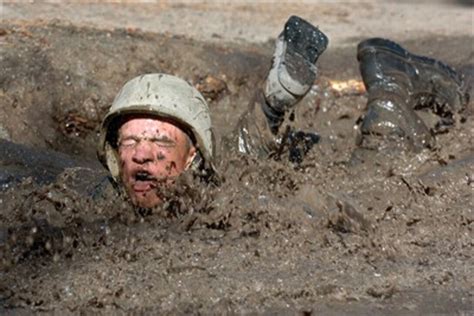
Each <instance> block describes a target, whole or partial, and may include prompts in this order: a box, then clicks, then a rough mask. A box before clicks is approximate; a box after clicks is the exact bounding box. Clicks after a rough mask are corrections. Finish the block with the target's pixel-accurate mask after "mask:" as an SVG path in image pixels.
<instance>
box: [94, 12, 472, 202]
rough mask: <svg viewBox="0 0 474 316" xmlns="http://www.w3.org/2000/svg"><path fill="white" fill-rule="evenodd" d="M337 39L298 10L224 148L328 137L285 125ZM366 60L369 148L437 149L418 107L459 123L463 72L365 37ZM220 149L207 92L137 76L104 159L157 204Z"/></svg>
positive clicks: (115, 117)
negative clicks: (165, 190) (165, 188)
mask: <svg viewBox="0 0 474 316" xmlns="http://www.w3.org/2000/svg"><path fill="white" fill-rule="evenodd" d="M327 45H328V39H327V37H326V36H325V35H324V34H323V33H322V32H321V31H320V30H319V29H318V28H316V27H314V26H313V25H311V24H310V23H308V22H306V21H305V20H303V19H301V18H299V17H295V16H293V17H291V18H290V19H289V20H288V21H287V22H286V24H285V27H284V30H283V32H282V33H281V34H280V35H279V37H278V38H277V40H276V47H275V53H274V56H273V60H272V66H271V68H270V71H269V73H268V76H267V78H266V80H265V83H264V85H263V86H262V87H261V88H260V90H258V91H257V92H256V94H255V97H254V99H253V100H252V102H250V105H249V109H248V111H247V112H246V113H244V115H243V116H242V117H241V118H240V120H239V122H238V125H237V128H236V130H235V132H234V133H233V134H232V135H231V136H230V137H228V138H227V139H226V141H225V142H223V143H224V146H223V148H222V151H224V152H230V151H234V152H240V153H244V154H249V155H255V156H258V157H269V156H272V155H273V154H274V153H275V151H276V150H277V149H278V148H282V144H285V143H286V144H287V145H288V146H286V148H287V149H288V150H289V151H290V155H289V157H290V159H291V160H293V161H294V162H300V161H301V160H302V159H303V158H304V156H305V154H306V153H307V152H308V151H309V150H310V149H311V147H312V146H313V145H314V144H316V143H317V142H318V140H319V136H318V135H317V134H313V133H304V132H301V131H296V130H291V129H288V128H287V129H284V128H282V126H283V123H284V122H285V120H286V119H287V116H288V113H289V112H291V111H292V109H293V107H294V106H295V105H296V104H297V103H298V102H299V101H300V100H301V99H302V98H303V97H304V96H305V95H306V94H307V93H308V91H309V90H310V88H311V86H312V85H313V83H314V81H315V78H316V75H317V68H316V65H315V64H316V61H317V60H318V58H319V56H321V54H322V53H323V52H324V50H325V49H326V47H327ZM357 57H358V60H359V63H360V71H361V74H362V78H363V80H364V84H365V86H366V89H367V92H368V106H367V112H366V114H365V115H364V116H363V118H362V119H361V120H360V130H361V134H362V137H361V139H360V144H359V145H360V148H361V149H376V148H378V147H379V146H381V144H382V143H384V142H385V143H386V142H389V143H390V144H392V143H393V144H396V146H399V145H400V144H402V145H403V146H407V147H408V148H409V149H411V150H418V149H420V148H423V147H430V146H432V145H433V142H434V139H433V136H432V135H431V133H430V130H429V129H428V128H427V126H426V125H425V124H424V123H423V122H422V120H421V119H420V118H419V117H418V115H417V114H416V113H415V110H416V109H418V108H420V107H423V106H432V107H433V111H434V112H435V113H436V114H438V115H439V116H440V117H441V120H440V124H445V125H446V124H448V125H449V124H452V123H453V113H455V112H456V111H459V110H460V109H462V108H463V106H465V104H466V103H467V101H468V95H467V93H466V92H464V91H466V88H465V87H464V84H463V81H462V80H461V78H460V76H459V75H458V74H457V73H456V72H455V71H454V70H453V69H451V68H450V67H449V66H447V65H445V64H443V63H442V62H440V61H437V60H434V59H430V58H427V57H421V56H417V55H413V54H411V53H409V52H408V51H407V50H405V49H404V48H402V47H401V46H400V45H398V44H396V43H394V42H391V41H389V40H386V39H381V38H372V39H368V40H366V41H363V42H361V43H360V44H359V45H358V48H357ZM215 147H216V145H215V142H214V137H213V131H212V126H211V120H210V114H209V108H208V105H207V104H206V101H205V99H204V98H203V97H202V96H201V94H200V93H199V92H198V91H197V90H196V89H195V88H193V87H192V86H191V85H189V84H188V83H187V82H185V81H184V80H182V79H179V78H176V77H174V76H171V75H166V74H147V75H142V76H139V77H137V78H134V79H132V80H130V81H129V82H127V83H126V84H125V86H124V87H123V88H122V90H121V91H120V92H119V94H118V95H117V97H116V98H115V100H114V102H113V104H112V106H111V108H110V111H109V113H108V114H107V115H106V117H105V119H104V120H103V123H102V126H101V138H100V144H99V149H98V156H99V159H100V161H101V162H102V164H103V165H104V166H105V167H106V168H107V169H108V170H109V171H110V174H111V176H112V179H113V181H114V182H115V184H117V187H119V188H121V190H124V191H125V192H126V194H127V195H128V196H129V197H130V199H131V201H132V203H133V204H134V205H136V206H138V207H145V208H150V207H154V206H157V205H159V204H160V203H162V197H161V196H160V193H159V190H158V189H157V188H158V187H159V186H160V185H162V184H165V185H166V184H167V183H172V182H173V181H174V180H173V179H174V178H175V177H176V176H178V175H179V174H181V173H182V172H183V171H185V170H187V169H192V170H194V171H195V172H196V173H198V174H199V175H200V176H202V177H205V178H211V177H212V174H214V173H215V168H214V165H213V161H214V159H216V156H215V151H216V150H215Z"/></svg>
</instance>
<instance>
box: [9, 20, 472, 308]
mask: <svg viewBox="0 0 474 316" xmlns="http://www.w3.org/2000/svg"><path fill="white" fill-rule="evenodd" d="M0 35H1V37H0V40H1V41H2V46H1V51H2V53H1V61H0V68H1V72H0V85H1V86H0V87H1V90H0V125H1V127H2V130H1V132H2V133H3V134H4V135H5V136H7V137H8V138H9V139H10V140H12V141H14V142H17V143H22V144H26V145H30V146H34V147H35V148H40V149H42V150H46V149H47V150H51V149H53V150H57V151H60V152H62V153H66V154H71V155H72V156H73V157H74V159H76V161H79V162H77V166H78V167H77V168H75V170H72V171H71V170H68V169H67V168H68V167H70V165H69V164H68V163H64V164H63V165H61V166H64V169H65V171H63V169H62V168H59V169H58V170H54V172H53V173H52V174H49V176H51V177H53V178H54V177H56V175H58V174H59V175H58V176H57V178H55V181H53V182H51V183H46V184H38V183H37V182H36V181H34V179H35V178H37V177H39V176H37V175H36V173H31V174H29V173H28V170H29V169H31V164H30V165H29V164H27V163H18V159H16V158H18V155H20V154H21V155H23V156H24V155H25V154H22V153H23V152H20V153H19V152H18V151H17V150H12V151H10V152H9V153H10V154H9V155H5V156H2V157H1V161H0V163H1V165H2V168H3V171H2V172H3V173H5V174H7V173H8V172H10V173H11V174H16V173H18V172H20V173H21V172H24V173H23V174H26V175H30V177H27V179H26V180H24V181H23V182H22V183H21V184H19V185H16V186H14V187H13V188H9V189H7V190H4V191H2V193H0V250H1V252H0V260H1V262H0V264H1V266H0V303H1V307H0V311H1V312H5V313H9V312H11V313H21V312H30V311H44V312H52V311H54V312H58V313H62V312H69V313H71V312H72V313H82V312H84V313H91V312H98V313H102V312H108V313H130V312H140V313H162V314H209V313H213V314H223V313H239V314H242V313H267V314H275V313H277V314H300V313H302V314H311V313H314V314H318V313H323V314H333V315H339V314H344V313H346V314H347V313H351V314H356V315H357V314H360V315H365V314H369V313H383V314H425V313H446V314H452V313H458V314H466V315H467V314H469V313H472V312H473V311H474V307H473V297H472V293H473V284H474V277H473V274H472V271H473V268H474V259H473V255H474V252H473V246H474V243H473V241H472V235H473V232H472V230H473V221H474V219H473V218H474V217H473V211H474V201H473V186H474V180H473V179H474V162H473V161H474V160H473V159H474V158H473V157H474V144H473V135H474V123H473V120H472V118H473V110H472V109H473V108H472V103H471V104H469V105H468V108H467V109H466V110H465V111H464V112H462V113H460V114H459V115H458V116H457V117H456V119H457V124H456V125H455V126H454V127H453V128H451V129H450V130H449V131H448V132H446V133H441V134H438V135H436V139H437V144H436V146H435V148H433V149H431V150H425V151H422V152H420V153H417V154H410V153H406V154H404V153H402V154H399V153H398V154H396V155H395V154H391V153H368V154H367V155H365V156H364V157H366V159H367V161H366V162H365V163H362V164H358V165H350V164H349V161H350V159H351V155H352V152H353V150H354V149H355V148H356V139H357V129H356V128H354V125H355V122H356V121H357V119H358V117H359V116H360V115H361V114H362V113H363V111H364V108H365V102H366V96H365V95H364V94H363V93H360V92H358V91H349V92H337V91H335V90H333V89H331V88H330V87H329V80H330V79H338V80H347V79H357V80H359V79H360V78H359V75H358V71H357V67H358V66H357V62H356V59H355V47H354V48H339V49H337V50H329V51H328V52H327V53H326V54H325V55H324V56H323V58H321V60H320V65H321V66H320V74H321V77H320V79H318V81H317V84H316V85H315V86H314V88H313V89H312V91H311V93H310V94H309V95H308V97H307V98H306V99H305V100H304V101H303V102H302V103H301V104H300V105H299V106H298V108H297V113H296V121H295V122H293V123H292V124H294V125H296V126H299V127H301V128H304V129H306V130H315V131H317V132H318V133H320V134H321V142H320V144H318V146H317V147H315V148H314V149H313V150H312V151H311V152H310V153H309V156H308V157H306V159H305V160H304V161H303V163H302V164H300V165H293V164H290V163H288V162H287V161H286V159H285V157H284V156H283V157H281V159H280V160H279V161H275V160H267V161H259V160H255V159H253V158H251V157H244V156H236V157H230V158H229V159H228V160H225V161H222V162H219V165H218V168H219V170H220V172H221V174H222V179H223V181H222V184H221V185H220V186H218V187H209V186H206V185H203V184H202V183H199V182H198V181H197V180H195V179H192V178H191V177H189V175H185V176H183V179H180V183H179V184H180V185H179V186H178V185H177V186H176V188H174V189H173V190H172V191H171V192H169V193H170V200H169V202H168V203H166V205H164V206H163V207H162V208H161V209H158V210H155V211H153V212H150V213H147V214H143V213H140V212H137V211H135V210H133V208H132V207H130V205H129V204H128V203H127V201H123V200H121V199H116V198H114V199H110V200H105V201H103V200H101V201H97V200H94V197H93V196H91V195H89V196H88V195H87V194H86V195H85V194H84V191H85V190H83V189H82V188H83V187H87V186H88V183H86V182H88V180H89V181H92V180H91V179H94V178H96V177H98V176H100V175H102V174H103V171H101V170H100V169H96V168H98V167H95V166H94V165H93V163H92V162H91V161H93V160H94V159H95V146H96V145H95V142H96V140H97V126H98V123H99V122H100V118H101V117H102V115H103V114H104V113H105V111H106V110H107V108H108V106H109V105H110V102H111V101H112V99H113V97H114V95H115V93H116V92H117V91H118V89H119V88H120V86H121V85H122V84H123V83H124V82H125V81H126V80H128V79H129V78H132V77H134V76H135V75H138V74H140V73H149V72H168V73H173V74H176V75H178V76H181V77H183V78H185V79H186V80H189V81H190V82H192V83H193V84H194V85H195V86H196V87H198V88H199V89H200V90H201V91H202V92H203V93H204V94H205V95H206V97H207V98H208V99H209V101H210V107H211V110H212V115H213V117H212V119H213V122H214V125H215V129H216V131H217V134H218V135H219V136H222V135H224V134H226V133H228V132H229V131H230V130H231V128H232V126H233V125H235V123H236V121H237V119H238V117H239V115H240V114H241V113H242V112H243V111H244V110H245V108H246V103H247V102H248V100H249V99H250V97H251V94H252V93H253V91H254V90H255V87H256V86H257V85H258V83H259V82H260V81H261V79H262V78H263V76H264V75H265V72H266V70H267V68H268V66H269V62H270V56H271V49H272V46H271V43H269V44H268V45H263V46H258V45H250V44H249V45H248V46H245V45H243V44H241V45H239V46H236V45H233V44H226V45H218V44H208V43H201V42H197V41H194V40H190V39H186V38H181V37H169V36H165V35H156V34H152V33H144V32H141V31H137V30H133V29H127V30H124V29H118V30H110V31H108V32H107V31H99V30H95V29H89V28H78V27H75V26H72V25H65V24H62V23H59V22H55V23H52V24H38V23H35V24H22V23H17V24H8V25H7V24H3V25H1V29H0ZM402 44H404V45H406V46H407V47H408V48H409V49H410V50H412V51H414V52H417V53H423V54H427V55H430V56H436V57H439V58H442V59H444V60H445V61H447V62H448V63H450V64H452V65H454V66H458V65H462V64H469V63H470V64H472V63H473V52H472V45H471V44H470V40H469V39H466V38H427V39H426V40H424V41H417V42H410V41H407V42H405V43H402ZM425 116H426V118H427V119H431V120H432V119H435V118H434V117H433V116H432V115H431V114H429V113H427V114H426V115H425ZM25 152H28V151H27V150H26V151H25ZM15 157H16V158H15ZM36 157H39V158H38V159H40V160H39V161H42V162H44V161H46V162H48V161H47V160H48V155H46V156H45V158H43V157H44V156H43V155H40V154H37V155H36ZM51 157H53V158H52V160H54V159H64V160H67V159H68V158H67V157H66V156H62V154H57V155H54V156H51ZM91 164H92V165H91ZM48 165H54V161H53V163H51V161H49V164H48V163H46V164H43V165H41V166H44V167H45V168H46V167H47V166H48ZM78 169H79V170H78ZM77 171H79V172H77Z"/></svg>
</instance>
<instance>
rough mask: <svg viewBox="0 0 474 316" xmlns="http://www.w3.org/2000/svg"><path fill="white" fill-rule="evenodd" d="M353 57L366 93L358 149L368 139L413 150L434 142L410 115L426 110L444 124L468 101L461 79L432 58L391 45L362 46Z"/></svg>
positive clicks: (384, 42) (367, 143)
mask: <svg viewBox="0 0 474 316" xmlns="http://www.w3.org/2000/svg"><path fill="white" fill-rule="evenodd" d="M357 58H358V60H359V63H360V71H361V75H362V78H363V80H364V84H365V86H366V89H367V91H368V103H367V113H366V115H365V116H364V118H363V120H362V124H361V132H362V142H363V143H362V145H363V146H369V147H370V146H372V145H373V144H371V140H369V139H368V138H370V137H367V136H369V135H372V136H373V135H377V136H383V137H388V138H390V137H395V138H397V139H403V140H405V141H406V142H407V143H408V144H409V146H410V147H411V148H412V149H414V150H418V149H421V148H423V147H430V146H432V145H433V144H434V138H433V136H432V135H431V132H430V130H429V129H428V127H427V126H426V125H425V124H424V122H423V121H422V120H421V119H420V117H419V116H418V115H417V114H416V113H415V109H418V108H421V107H426V106H429V107H431V109H432V110H433V112H434V113H435V114H438V115H439V116H440V117H441V120H443V121H444V122H445V123H448V124H449V123H450V121H452V116H453V114H454V112H456V111H460V110H461V109H462V108H463V107H464V105H465V104H466V102H467V100H468V96H467V94H466V93H464V92H463V89H464V86H463V82H462V80H461V78H460V76H459V75H458V74H457V73H456V72H455V71H454V70H453V69H452V68H450V67H449V66H447V65H445V64H443V63H442V62H440V61H437V60H435V59H432V58H428V57H423V56H417V55H414V54H411V53H410V52H408V51H407V50H405V49H404V48H403V47H401V46H400V45H398V44H397V43H394V42H392V41H389V40H386V39H381V38H372V39H369V40H366V41H363V42H361V43H360V44H359V45H358V48H357Z"/></svg>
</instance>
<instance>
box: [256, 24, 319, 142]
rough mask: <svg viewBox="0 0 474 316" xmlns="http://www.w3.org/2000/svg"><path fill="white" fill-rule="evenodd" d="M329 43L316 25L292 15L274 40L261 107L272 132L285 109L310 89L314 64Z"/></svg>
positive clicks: (314, 77)
mask: <svg viewBox="0 0 474 316" xmlns="http://www.w3.org/2000/svg"><path fill="white" fill-rule="evenodd" d="M327 45H328V38H327V37H326V35H324V34H323V33H322V32H321V31H320V30H319V29H318V28H317V27H315V26H313V25H312V24H310V23H308V22H307V21H305V20H303V19H301V18H299V17H297V16H292V17H290V18H289V19H288V21H287V22H286V24H285V28H284V30H283V32H282V33H281V34H280V35H279V36H278V39H277V41H276V47H275V53H274V55H273V60H272V67H271V69H270V72H269V74H268V77H267V79H266V83H265V91H264V95H265V101H266V102H265V104H262V110H263V112H264V113H265V116H266V117H267V120H268V123H269V125H270V129H271V130H272V132H273V133H274V134H276V133H277V132H278V128H279V127H280V125H281V124H282V122H283V119H284V115H285V112H286V111H287V110H288V109H290V108H291V107H293V106H294V105H295V104H296V103H297V102H298V101H300V100H301V99H302V98H303V96H304V95H305V94H306V93H307V92H308V91H309V89H310V88H311V86H312V85H313V83H314V80H315V79H316V72H317V69H316V66H315V63H316V61H317V60H318V58H319V56H320V55H321V54H322V53H323V52H324V50H325V49H326V47H327Z"/></svg>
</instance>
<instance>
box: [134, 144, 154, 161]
mask: <svg viewBox="0 0 474 316" xmlns="http://www.w3.org/2000/svg"><path fill="white" fill-rule="evenodd" d="M154 158H155V156H154V153H153V146H152V145H151V144H150V143H149V142H147V141H140V142H139V143H138V144H137V145H136V146H135V149H134V151H133V156H132V160H133V162H135V163H138V164H144V163H147V162H152V161H153V160H154Z"/></svg>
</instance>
